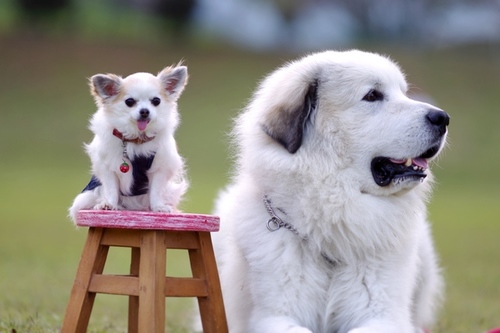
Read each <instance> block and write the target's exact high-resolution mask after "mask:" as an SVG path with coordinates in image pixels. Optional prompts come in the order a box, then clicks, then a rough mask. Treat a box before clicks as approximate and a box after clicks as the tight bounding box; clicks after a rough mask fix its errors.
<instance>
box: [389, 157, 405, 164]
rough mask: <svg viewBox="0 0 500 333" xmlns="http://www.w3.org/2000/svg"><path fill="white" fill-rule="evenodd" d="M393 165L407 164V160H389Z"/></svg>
mask: <svg viewBox="0 0 500 333" xmlns="http://www.w3.org/2000/svg"><path fill="white" fill-rule="evenodd" d="M389 160H390V161H391V162H392V163H396V164H404V163H405V162H406V160H397V159H395V158H390V159H389Z"/></svg>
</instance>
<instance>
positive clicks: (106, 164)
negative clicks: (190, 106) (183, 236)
mask: <svg viewBox="0 0 500 333" xmlns="http://www.w3.org/2000/svg"><path fill="white" fill-rule="evenodd" d="M187 76H188V75H187V68H186V67H185V66H177V67H167V68H165V69H163V70H162V71H161V72H160V73H159V74H158V75H157V76H154V75H152V74H149V73H136V74H132V75H130V76H128V77H126V78H121V77H120V76H117V75H114V74H107V75H103V74H97V75H94V76H92V78H91V79H90V87H91V92H92V95H93V96H94V98H95V101H96V104H97V106H98V110H97V112H96V113H95V114H94V115H93V117H92V119H91V121H90V129H91V131H92V132H93V133H94V139H93V140H92V142H90V144H88V145H86V151H87V153H88V155H89V157H90V160H91V162H92V173H93V176H92V178H91V181H90V182H89V184H88V185H87V186H86V187H85V189H84V190H83V192H82V193H80V194H79V195H78V196H77V197H76V198H75V200H74V202H73V205H72V206H71V208H70V209H69V213H70V217H71V218H72V219H73V221H76V216H77V213H78V211H79V210H82V209H112V210H115V209H129V210H152V211H160V212H171V211H174V210H175V209H176V206H177V205H178V203H179V201H180V199H181V197H182V195H183V194H184V193H185V191H186V190H187V186H188V184H187V181H186V179H185V177H184V161H183V159H182V157H181V156H180V155H179V153H178V152H177V146H176V142H175V139H174V132H175V129H176V128H177V125H178V123H179V115H178V112H177V100H178V98H179V96H180V95H181V93H182V91H183V90H184V87H185V85H186V83H187Z"/></svg>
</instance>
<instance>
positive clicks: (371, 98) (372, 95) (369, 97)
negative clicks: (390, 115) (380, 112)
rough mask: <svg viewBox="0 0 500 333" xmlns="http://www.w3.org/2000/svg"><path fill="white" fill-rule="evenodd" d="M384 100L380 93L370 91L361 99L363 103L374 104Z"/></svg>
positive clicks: (373, 90)
mask: <svg viewBox="0 0 500 333" xmlns="http://www.w3.org/2000/svg"><path fill="white" fill-rule="evenodd" d="M383 100H384V94H382V93H381V92H380V91H378V90H375V89H372V90H370V91H369V92H368V94H366V95H365V96H364V97H363V101H367V102H376V101H383Z"/></svg>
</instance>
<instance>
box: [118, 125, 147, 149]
mask: <svg viewBox="0 0 500 333" xmlns="http://www.w3.org/2000/svg"><path fill="white" fill-rule="evenodd" d="M113 135H114V136H116V137H117V138H118V139H120V140H122V141H123V142H132V143H135V144H137V145H141V144H143V143H146V142H149V141H151V140H153V139H154V138H155V137H154V136H153V137H149V136H147V135H146V134H144V133H141V135H140V136H138V137H137V138H134V139H129V138H126V137H124V136H123V133H122V132H120V131H119V130H117V129H116V128H113Z"/></svg>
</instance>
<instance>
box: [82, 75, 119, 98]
mask: <svg viewBox="0 0 500 333" xmlns="http://www.w3.org/2000/svg"><path fill="white" fill-rule="evenodd" d="M121 86H122V78H121V77H119V76H118V75H114V74H107V75H104V74H96V75H94V76H92V77H91V78H90V92H91V93H92V95H93V96H94V98H95V100H96V102H98V103H99V102H103V101H104V100H106V99H108V98H110V97H113V96H116V95H118V94H119V93H120V90H121Z"/></svg>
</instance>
